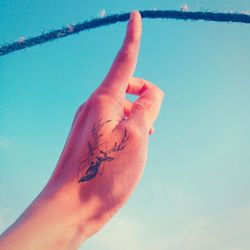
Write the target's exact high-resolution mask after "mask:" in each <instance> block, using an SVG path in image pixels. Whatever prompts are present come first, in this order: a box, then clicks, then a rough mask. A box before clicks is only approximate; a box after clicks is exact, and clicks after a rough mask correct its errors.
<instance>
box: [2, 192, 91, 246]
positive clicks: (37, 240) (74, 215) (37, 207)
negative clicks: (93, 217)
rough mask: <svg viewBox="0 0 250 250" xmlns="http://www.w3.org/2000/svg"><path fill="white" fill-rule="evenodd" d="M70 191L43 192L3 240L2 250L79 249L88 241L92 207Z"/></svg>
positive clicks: (7, 231) (11, 227) (6, 232)
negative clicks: (89, 213)
mask: <svg viewBox="0 0 250 250" xmlns="http://www.w3.org/2000/svg"><path fill="white" fill-rule="evenodd" d="M76 197H77V194H75V191H73V190H72V189H71V188H70V187H66V188H65V189H64V190H60V191H57V192H53V193H50V194H49V193H48V192H47V191H43V192H42V193H41V194H40V195H39V196H38V197H37V199H36V200H35V201H34V202H33V203H32V204H31V205H30V206H29V207H28V208H27V209H26V210H25V212H24V213H23V214H22V215H21V216H20V217H19V218H18V220H17V221H16V222H15V223H14V224H13V225H11V226H10V227H9V228H8V229H7V230H6V231H5V233H4V234H3V235H2V236H1V237H0V249H1V250H2V249H8V250H14V249H18V250H22V249H24V250H28V249H32V250H33V249H36V250H39V249H41V250H44V249H48V250H50V249H62V250H63V249H77V247H78V246H79V245H80V243H81V242H83V241H84V240H85V239H86V237H87V231H88V226H87V225H86V224H87V221H88V210H89V209H88V207H87V204H86V210H85V211H84V209H82V205H81V206H80V205H79V203H78V202H77V199H76Z"/></svg>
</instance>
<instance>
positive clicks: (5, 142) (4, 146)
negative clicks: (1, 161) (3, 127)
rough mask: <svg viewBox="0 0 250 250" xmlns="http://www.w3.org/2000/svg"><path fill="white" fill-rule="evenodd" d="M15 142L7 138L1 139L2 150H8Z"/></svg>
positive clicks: (0, 146) (0, 148) (0, 147)
mask: <svg viewBox="0 0 250 250" xmlns="http://www.w3.org/2000/svg"><path fill="white" fill-rule="evenodd" d="M12 143H13V141H12V140H11V139H10V138H7V137H0V150H4V149H8V148H9V147H10V146H11V145H12Z"/></svg>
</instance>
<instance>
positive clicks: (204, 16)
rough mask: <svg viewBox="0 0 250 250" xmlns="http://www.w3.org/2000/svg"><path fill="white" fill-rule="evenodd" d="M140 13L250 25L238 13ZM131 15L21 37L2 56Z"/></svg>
mask: <svg viewBox="0 0 250 250" xmlns="http://www.w3.org/2000/svg"><path fill="white" fill-rule="evenodd" d="M140 13H141V16H142V18H164V19H181V20H204V21H214V22H235V23H250V15H248V14H238V13H215V12H188V11H175V10H141V11H140ZM129 15H130V13H122V14H114V15H110V16H106V17H102V18H95V19H92V20H90V21H85V22H83V23H78V24H75V25H67V26H64V27H62V28H61V29H57V30H53V31H50V32H48V33H42V34H41V35H38V36H35V37H31V38H29V39H25V38H24V37H21V38H19V40H18V41H16V42H13V43H6V44H3V45H1V47H0V56H3V55H6V54H9V53H12V52H14V51H17V50H21V49H24V48H28V47H32V46H35V45H38V44H42V43H46V42H49V41H53V40H55V39H59V38H62V37H66V36H69V35H72V34H76V33H79V32H80V31H83V30H88V29H94V28H97V27H101V26H105V25H110V24H114V23H118V22H125V21H127V20H128V19H129Z"/></svg>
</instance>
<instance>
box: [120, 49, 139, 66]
mask: <svg viewBox="0 0 250 250" xmlns="http://www.w3.org/2000/svg"><path fill="white" fill-rule="evenodd" d="M134 54H135V52H134V49H133V47H132V46H130V47H127V48H122V49H121V51H120V52H119V56H118V60H117V61H118V63H120V62H126V61H130V60H131V59H133V58H134Z"/></svg>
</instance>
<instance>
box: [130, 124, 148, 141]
mask: <svg viewBox="0 0 250 250" xmlns="http://www.w3.org/2000/svg"><path fill="white" fill-rule="evenodd" d="M126 129H127V132H128V136H129V138H131V139H132V140H133V141H139V139H140V138H143V136H144V133H143V129H142V127H141V126H140V127H139V126H138V125H137V124H135V123H133V122H130V124H129V125H128V126H127V127H126Z"/></svg>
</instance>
